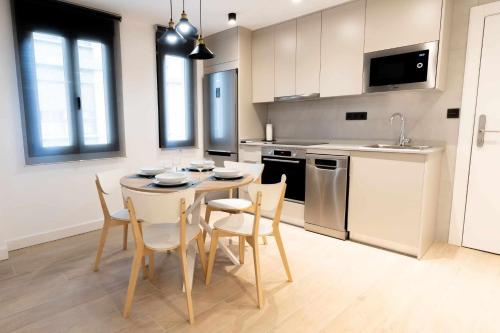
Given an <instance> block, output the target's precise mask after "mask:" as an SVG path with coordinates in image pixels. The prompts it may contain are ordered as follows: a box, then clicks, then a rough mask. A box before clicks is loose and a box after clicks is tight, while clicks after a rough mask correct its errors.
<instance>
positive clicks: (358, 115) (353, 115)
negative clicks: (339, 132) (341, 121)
mask: <svg viewBox="0 0 500 333" xmlns="http://www.w3.org/2000/svg"><path fill="white" fill-rule="evenodd" d="M367 118H368V113H367V112H346V113H345V120H366V119H367Z"/></svg>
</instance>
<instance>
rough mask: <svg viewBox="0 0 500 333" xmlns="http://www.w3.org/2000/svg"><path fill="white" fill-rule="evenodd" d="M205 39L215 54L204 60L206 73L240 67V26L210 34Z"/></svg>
mask: <svg viewBox="0 0 500 333" xmlns="http://www.w3.org/2000/svg"><path fill="white" fill-rule="evenodd" d="M205 41H206V44H207V46H208V47H209V48H210V50H211V51H212V52H213V53H214V54H215V57H214V58H212V59H207V60H205V61H204V62H203V66H204V70H205V73H211V72H217V71H220V70H227V69H234V68H237V67H238V27H234V28H232V29H228V30H224V31H222V32H219V33H217V34H214V35H211V36H208V37H206V38H205Z"/></svg>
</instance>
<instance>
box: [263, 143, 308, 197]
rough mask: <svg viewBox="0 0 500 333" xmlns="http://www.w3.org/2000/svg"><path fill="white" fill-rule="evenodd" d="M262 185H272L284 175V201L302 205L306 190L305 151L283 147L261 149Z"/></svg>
mask: <svg viewBox="0 0 500 333" xmlns="http://www.w3.org/2000/svg"><path fill="white" fill-rule="evenodd" d="M262 163H263V164H264V171H263V173H262V183H263V184H274V183H278V182H280V180H281V175H283V174H284V175H286V184H287V185H286V192H285V200H288V201H292V202H296V203H304V199H305V189H306V150H305V149H296V148H283V147H263V148H262Z"/></svg>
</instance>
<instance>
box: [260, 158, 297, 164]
mask: <svg viewBox="0 0 500 333" xmlns="http://www.w3.org/2000/svg"><path fill="white" fill-rule="evenodd" d="M262 160H263V161H270V162H279V163H290V164H299V163H300V161H294V160H279V159H277V158H268V157H263V158H262Z"/></svg>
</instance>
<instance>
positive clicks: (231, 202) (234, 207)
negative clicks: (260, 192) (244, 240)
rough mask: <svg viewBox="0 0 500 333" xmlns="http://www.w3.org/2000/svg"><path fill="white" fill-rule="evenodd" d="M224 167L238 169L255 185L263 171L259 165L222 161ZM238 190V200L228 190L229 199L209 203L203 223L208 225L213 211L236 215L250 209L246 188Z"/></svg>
mask: <svg viewBox="0 0 500 333" xmlns="http://www.w3.org/2000/svg"><path fill="white" fill-rule="evenodd" d="M224 167H226V168H231V169H238V170H241V171H242V172H244V173H247V174H250V175H252V177H253V181H254V182H255V183H260V179H261V176H262V171H264V164H261V163H245V162H232V161H224ZM238 190H239V191H240V198H233V190H229V199H216V200H211V201H209V202H208V203H207V205H206V209H205V221H206V222H207V223H210V215H211V213H212V212H214V211H222V212H225V213H229V214H238V213H240V212H242V211H244V210H246V209H248V208H250V207H252V201H251V200H250V196H249V194H248V186H242V187H240V188H239V189H238ZM204 236H205V237H206V232H204ZM262 238H263V241H264V244H267V239H266V236H263V237H262Z"/></svg>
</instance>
